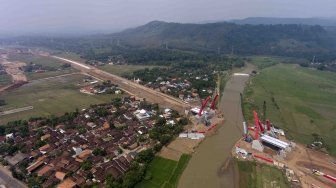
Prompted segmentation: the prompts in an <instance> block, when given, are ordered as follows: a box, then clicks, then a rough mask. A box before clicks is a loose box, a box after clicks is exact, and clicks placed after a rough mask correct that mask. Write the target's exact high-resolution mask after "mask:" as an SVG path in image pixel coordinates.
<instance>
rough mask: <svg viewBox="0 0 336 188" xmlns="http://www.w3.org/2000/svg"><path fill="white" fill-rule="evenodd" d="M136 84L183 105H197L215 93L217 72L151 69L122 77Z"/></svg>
mask: <svg viewBox="0 0 336 188" xmlns="http://www.w3.org/2000/svg"><path fill="white" fill-rule="evenodd" d="M124 76H125V77H126V78H128V79H130V80H133V81H134V82H136V83H139V84H142V85H145V86H146V87H149V88H151V89H154V90H157V91H160V92H162V93H166V94H169V95H172V96H174V97H177V98H179V99H181V100H182V101H184V102H185V103H194V104H199V101H200V99H205V98H206V97H207V96H209V95H213V94H214V93H215V87H216V78H217V77H216V76H217V72H216V71H214V70H213V69H211V68H206V67H205V68H204V69H196V68H191V67H178V66H173V67H171V68H153V69H145V70H139V71H135V72H133V74H131V75H124Z"/></svg>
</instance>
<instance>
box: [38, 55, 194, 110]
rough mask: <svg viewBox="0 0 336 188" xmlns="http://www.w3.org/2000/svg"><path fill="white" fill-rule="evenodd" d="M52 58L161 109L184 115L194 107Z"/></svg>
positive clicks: (115, 78) (93, 70) (94, 70)
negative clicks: (110, 83)
mask: <svg viewBox="0 0 336 188" xmlns="http://www.w3.org/2000/svg"><path fill="white" fill-rule="evenodd" d="M40 55H41V54H40ZM50 57H52V58H55V59H58V60H61V61H63V62H66V63H70V64H71V65H72V66H73V67H74V68H76V69H78V70H80V71H81V72H82V73H85V74H88V75H90V76H93V77H96V78H99V79H102V80H111V81H112V82H113V83H115V84H117V85H119V87H120V88H121V89H122V90H124V91H125V92H126V93H129V94H130V95H133V96H135V97H137V98H139V99H145V100H147V101H149V102H152V103H158V104H160V106H161V107H164V108H171V109H174V110H177V111H178V112H180V113H182V114H184V113H185V110H189V109H190V108H191V107H192V106H191V105H190V104H187V103H185V102H183V101H182V100H180V99H177V98H175V97H172V96H170V95H167V94H164V93H161V92H159V91H155V90H153V89H150V88H147V87H145V86H143V85H140V84H137V83H135V82H133V81H131V80H127V79H125V78H122V77H120V76H117V75H114V74H111V73H108V72H106V71H102V70H100V69H98V68H96V67H93V66H89V65H86V64H83V63H81V62H78V61H74V60H71V59H67V58H63V57H59V56H50Z"/></svg>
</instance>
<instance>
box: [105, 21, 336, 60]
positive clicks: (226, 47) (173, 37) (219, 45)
mask: <svg viewBox="0 0 336 188" xmlns="http://www.w3.org/2000/svg"><path fill="white" fill-rule="evenodd" d="M109 37H111V38H118V39H119V40H120V42H121V43H124V44H127V45H131V46H136V47H140V48H144V47H146V48H147V47H151V48H165V47H166V45H167V47H168V48H172V49H182V50H199V51H217V50H218V49H220V51H221V52H225V53H231V51H232V50H233V52H234V53H237V54H272V55H288V56H298V57H303V56H309V54H310V56H313V55H312V54H321V53H323V54H325V55H327V54H328V53H330V52H331V51H333V50H334V49H335V44H336V43H335V41H334V39H331V37H330V36H329V35H328V33H327V32H326V31H325V30H324V29H323V28H322V27H320V26H308V25H294V24H292V25H237V24H233V23H225V22H223V23H209V24H179V23H167V22H160V21H153V22H150V23H148V24H146V25H143V26H140V27H137V28H133V29H128V30H125V31H123V32H120V33H116V34H112V35H109Z"/></svg>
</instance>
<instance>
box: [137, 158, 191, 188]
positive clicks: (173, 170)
mask: <svg viewBox="0 0 336 188" xmlns="http://www.w3.org/2000/svg"><path fill="white" fill-rule="evenodd" d="M190 158H191V156H190V155H186V154H183V155H182V156H181V158H180V160H179V161H174V160H170V159H165V158H162V157H158V156H156V157H155V158H154V160H153V161H152V162H151V163H150V164H149V167H148V169H147V171H146V178H145V179H144V180H143V181H141V182H140V183H139V184H137V185H136V186H135V187H136V188H160V187H161V188H175V187H177V184H178V181H179V178H180V176H181V174H182V172H183V170H184V169H185V167H186V166H187V164H188V162H189V160H190Z"/></svg>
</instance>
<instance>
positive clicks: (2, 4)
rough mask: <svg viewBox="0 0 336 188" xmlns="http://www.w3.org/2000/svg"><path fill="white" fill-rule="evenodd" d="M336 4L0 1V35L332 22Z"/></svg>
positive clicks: (305, 0) (288, 0)
mask: <svg viewBox="0 0 336 188" xmlns="http://www.w3.org/2000/svg"><path fill="white" fill-rule="evenodd" d="M335 8H336V0H0V33H12V34H13V33H19V34H23V33H50V32H52V33H57V32H61V33H68V32H77V31H84V32H88V31H97V32H98V31H100V32H101V31H107V32H108V31H115V30H119V29H123V28H127V27H132V26H137V25H142V24H145V23H147V22H149V21H152V20H161V21H171V22H202V21H209V20H211V21H217V20H218V21H219V20H229V19H236V18H245V17H255V16H263V17H335V16H336V11H335Z"/></svg>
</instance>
